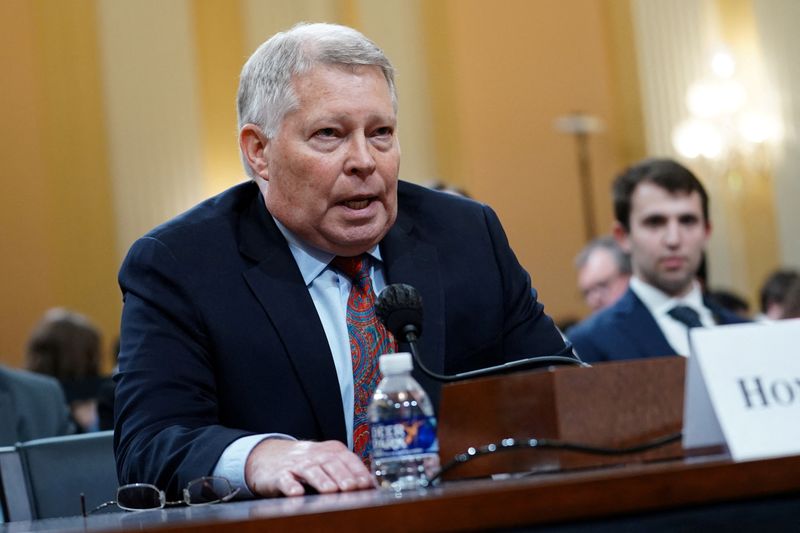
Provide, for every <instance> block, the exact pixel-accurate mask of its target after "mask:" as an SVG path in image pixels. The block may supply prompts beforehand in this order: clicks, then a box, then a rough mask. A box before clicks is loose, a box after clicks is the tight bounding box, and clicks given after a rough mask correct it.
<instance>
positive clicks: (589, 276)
mask: <svg viewBox="0 0 800 533" xmlns="http://www.w3.org/2000/svg"><path fill="white" fill-rule="evenodd" d="M575 268H577V269H578V289H579V290H580V291H581V296H583V301H584V302H586V305H587V306H589V309H591V310H592V312H593V313H595V312H597V311H600V310H601V309H605V308H606V307H609V306H610V305H612V304H613V303H614V302H616V301H617V300H619V299H620V298H621V297H622V295H623V294H625V291H626V290H627V289H628V280H629V279H630V277H631V258H630V256H629V255H628V254H626V253H625V251H623V250H622V248H620V246H619V244H617V241H616V240H614V238H613V237H611V236H606V237H598V238H597V239H594V240H593V241H591V242H590V243H589V244H587V245H586V246H584V248H583V250H581V251H580V253H579V254H578V257H577V258H576V259H575Z"/></svg>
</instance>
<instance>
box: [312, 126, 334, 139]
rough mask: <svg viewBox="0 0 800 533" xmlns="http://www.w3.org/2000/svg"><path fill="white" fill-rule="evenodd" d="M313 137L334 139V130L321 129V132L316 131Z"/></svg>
mask: <svg viewBox="0 0 800 533" xmlns="http://www.w3.org/2000/svg"><path fill="white" fill-rule="evenodd" d="M314 136H315V137H335V136H336V130H335V129H333V128H322V129H321V130H317V131H316V132H314Z"/></svg>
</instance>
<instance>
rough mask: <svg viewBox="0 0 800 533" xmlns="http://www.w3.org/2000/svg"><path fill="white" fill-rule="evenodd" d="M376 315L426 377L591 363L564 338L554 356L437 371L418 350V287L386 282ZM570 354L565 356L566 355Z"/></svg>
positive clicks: (447, 378) (468, 376)
mask: <svg viewBox="0 0 800 533" xmlns="http://www.w3.org/2000/svg"><path fill="white" fill-rule="evenodd" d="M375 314H376V315H377V317H378V319H379V320H380V321H381V322H382V323H383V325H384V326H386V329H388V330H389V331H390V332H391V333H392V335H394V337H395V339H397V340H398V341H400V342H405V343H407V344H408V345H409V347H410V348H411V356H412V357H413V358H414V363H415V364H416V365H417V368H419V369H420V371H421V372H422V373H423V374H425V375H427V376H428V377H430V378H432V379H435V380H436V381H440V382H443V383H450V382H454V381H461V380H464V379H471V378H476V377H480V376H490V375H494V374H502V373H505V372H508V371H510V370H514V369H521V368H533V367H540V366H545V365H553V364H561V365H564V364H568V365H579V366H590V365H588V364H586V363H584V362H583V361H581V360H580V359H579V358H577V356H575V355H574V353H573V351H572V343H570V342H569V341H568V340H566V339H564V342H565V346H564V348H562V349H561V350H559V351H558V352H557V353H556V354H553V355H543V356H538V357H528V358H525V359H518V360H516V361H510V362H508V363H504V364H502V365H496V366H490V367H486V368H479V369H477V370H470V371H467V372H460V373H458V374H438V373H436V372H434V371H432V370H429V369H428V368H427V367H426V366H425V365H424V364H423V363H422V359H421V358H420V357H419V354H418V353H417V340H418V339H419V337H420V336H421V335H422V297H421V296H420V294H419V292H417V289H415V288H414V287H412V286H411V285H407V284H405V283H395V284H392V285H388V286H387V287H386V288H385V289H383V290H382V291H381V293H380V294H379V295H378V300H377V301H376V302H375ZM567 353H569V354H572V355H573V356H572V357H570V356H566V355H565V354H567Z"/></svg>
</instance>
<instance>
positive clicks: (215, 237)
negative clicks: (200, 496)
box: [114, 182, 564, 495]
mask: <svg viewBox="0 0 800 533" xmlns="http://www.w3.org/2000/svg"><path fill="white" fill-rule="evenodd" d="M380 247H381V256H382V258H383V261H384V268H385V274H386V279H387V283H408V284H410V285H413V286H414V287H416V288H417V290H418V291H419V292H420V294H421V296H422V299H423V304H424V312H425V316H424V323H423V331H422V337H421V342H420V346H419V348H420V352H421V355H422V357H423V359H424V360H425V363H426V365H427V366H428V367H430V368H431V370H433V371H436V372H440V373H442V372H444V373H453V372H461V371H465V370H468V369H475V368H481V367H484V366H488V365H493V364H500V363H503V362H506V361H509V360H513V359H517V358H521V357H524V356H532V355H547V354H552V353H554V352H558V351H559V350H561V349H562V348H563V346H564V344H563V341H562V339H561V337H560V336H559V334H558V332H557V330H556V329H555V327H554V325H553V322H552V320H551V319H550V318H549V317H548V316H547V315H545V314H544V311H543V308H542V305H541V304H539V303H537V301H536V298H535V296H533V297H532V293H531V291H530V278H529V276H528V274H527V273H526V272H525V271H524V270H523V269H522V267H521V266H520V265H519V263H518V262H517V259H516V257H515V256H514V254H513V252H512V251H511V249H510V247H509V245H508V241H507V239H506V236H505V234H504V232H503V230H502V227H501V225H500V223H499V221H498V219H497V216H496V215H495V213H494V212H493V211H492V210H491V209H490V208H488V207H487V206H485V205H482V204H479V203H477V202H474V201H471V200H467V199H464V198H459V197H456V196H453V195H448V194H442V193H437V192H434V191H430V190H427V189H425V188H423V187H418V186H415V185H412V184H408V183H404V182H400V183H399V186H398V217H397V221H396V223H395V224H394V226H393V227H392V228H391V229H390V231H389V232H388V234H387V235H386V237H385V238H384V239H383V241H382V242H381V243H380ZM119 282H120V286H121V288H122V292H123V296H124V307H123V313H122V329H121V347H120V355H119V373H118V374H117V380H118V385H117V397H116V405H115V410H116V428H115V429H116V432H115V435H114V438H115V451H116V456H117V467H118V472H119V477H120V482H121V483H131V482H149V483H154V484H155V485H157V486H158V487H160V488H163V489H165V490H167V491H168V493H170V494H173V495H174V494H177V493H178V491H179V490H180V488H182V487H183V486H185V484H186V483H187V482H188V481H190V480H192V479H194V478H197V477H200V476H204V475H207V474H209V473H210V472H211V471H212V470H213V468H214V465H215V464H216V462H217V460H218V459H219V456H220V454H221V453H222V451H223V450H224V449H225V447H226V446H228V445H229V444H230V443H231V442H233V441H234V440H236V439H238V438H239V437H242V436H245V435H249V434H256V433H265V432H280V433H286V434H289V435H293V436H295V437H297V438H299V439H311V440H318V441H321V440H328V439H338V440H340V441H342V442H347V436H346V434H345V422H344V414H343V412H342V400H341V393H340V392H339V384H338V380H337V378H336V370H335V367H334V364H333V359H332V355H331V351H330V348H329V346H328V342H327V339H326V337H325V332H324V330H323V327H322V324H321V322H320V320H319V317H318V315H317V312H316V309H315V307H314V304H313V301H312V299H311V297H310V295H309V293H308V290H307V288H306V286H305V283H304V282H303V278H302V276H301V274H300V270H299V269H298V267H297V264H296V263H295V261H294V258H293V257H292V254H291V252H290V250H289V247H288V245H287V243H286V241H285V239H284V238H283V236H282V235H281V233H280V231H279V230H278V228H277V226H276V225H275V223H274V221H273V219H272V217H270V215H269V213H268V212H267V210H266V208H265V206H264V200H263V197H262V196H261V195H260V193H259V191H258V187H257V186H256V185H255V184H254V183H252V182H251V183H244V184H241V185H237V186H235V187H233V188H231V189H229V190H228V191H226V192H223V193H222V194H220V195H218V196H216V197H214V198H211V199H209V200H207V201H205V202H203V203H202V204H200V205H199V206H197V207H195V208H194V209H192V210H190V211H188V212H187V213H185V214H183V215H181V216H179V217H178V218H176V219H174V220H172V221H170V222H168V223H166V224H164V225H162V226H160V227H158V228H156V229H155V230H153V231H151V232H150V233H148V234H147V235H145V236H144V237H142V238H141V239H139V240H138V241H137V242H136V243H135V244H134V245H133V246H132V248H131V250H130V251H129V253H128V256H127V257H126V259H125V261H124V263H123V265H122V268H121V270H120V274H119ZM400 348H401V349H402V348H403V346H401V347H400ZM416 377H417V378H418V379H419V380H420V381H421V382H422V384H423V387H425V388H426V389H427V390H428V392H429V393H431V396H432V397H433V399H434V403H436V402H437V401H438V387H437V386H436V385H435V384H433V383H431V382H430V381H428V380H427V379H426V378H424V377H423V376H419V375H417V376H416Z"/></svg>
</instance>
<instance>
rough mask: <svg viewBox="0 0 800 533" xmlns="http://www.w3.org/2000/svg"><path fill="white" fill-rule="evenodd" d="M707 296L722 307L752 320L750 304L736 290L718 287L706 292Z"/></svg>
mask: <svg viewBox="0 0 800 533" xmlns="http://www.w3.org/2000/svg"><path fill="white" fill-rule="evenodd" d="M706 296H707V297H708V298H710V299H711V300H713V301H714V302H716V303H717V305H719V306H720V307H723V308H725V309H727V310H728V311H730V312H731V313H735V314H737V315H739V316H740V317H742V318H745V319H748V320H750V304H748V303H747V301H746V300H745V299H744V298H742V297H741V296H739V295H738V294H736V293H735V292H732V291H726V290H722V289H718V290H713V291H708V292H706Z"/></svg>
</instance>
